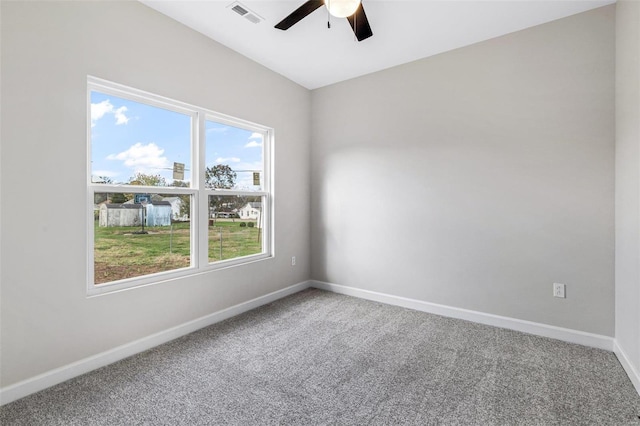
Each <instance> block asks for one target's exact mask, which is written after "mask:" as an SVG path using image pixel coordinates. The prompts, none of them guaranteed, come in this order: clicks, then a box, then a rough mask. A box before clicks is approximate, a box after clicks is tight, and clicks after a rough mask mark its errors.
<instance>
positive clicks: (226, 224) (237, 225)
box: [209, 195, 264, 262]
mask: <svg viewBox="0 0 640 426" xmlns="http://www.w3.org/2000/svg"><path fill="white" fill-rule="evenodd" d="M262 205H263V197H259V196H235V195H210V196H209V262H217V261H220V260H226V259H233V258H236V257H242V256H249V255H252V254H258V253H262V228H263V225H264V217H263V215H262Z"/></svg>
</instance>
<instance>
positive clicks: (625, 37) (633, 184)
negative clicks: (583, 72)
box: [615, 1, 640, 391]
mask: <svg viewBox="0 0 640 426" xmlns="http://www.w3.org/2000/svg"><path fill="white" fill-rule="evenodd" d="M639 117H640V3H639V2H637V1H618V4H617V10H616V305H615V306H616V340H617V343H618V346H619V347H620V348H621V349H622V350H623V351H624V353H625V355H626V357H627V360H628V361H629V363H630V364H631V365H632V367H633V368H635V370H636V374H637V375H638V376H637V378H636V387H638V391H640V118H639Z"/></svg>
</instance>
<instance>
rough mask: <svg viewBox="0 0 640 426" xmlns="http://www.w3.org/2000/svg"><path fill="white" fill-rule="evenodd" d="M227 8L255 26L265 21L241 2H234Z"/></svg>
mask: <svg viewBox="0 0 640 426" xmlns="http://www.w3.org/2000/svg"><path fill="white" fill-rule="evenodd" d="M227 7H229V8H231V10H233V11H234V12H236V13H237V14H238V15H240V16H242V17H243V18H245V19H246V20H247V21H249V22H252V23H254V24H259V23H260V22H262V21H264V18H263V17H262V16H260V15H258V14H257V13H255V12H254V11H252V10H250V9H249V8H248V7H247V6H245V5H243V4H240V2H237V1H234V2H233V3H231V4H230V5H229V6H227Z"/></svg>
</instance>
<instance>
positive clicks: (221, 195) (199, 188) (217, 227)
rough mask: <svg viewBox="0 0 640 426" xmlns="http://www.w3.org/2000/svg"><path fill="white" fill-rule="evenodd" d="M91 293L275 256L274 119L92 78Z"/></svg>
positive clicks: (90, 171) (89, 98) (89, 84)
mask: <svg viewBox="0 0 640 426" xmlns="http://www.w3.org/2000/svg"><path fill="white" fill-rule="evenodd" d="M88 106H89V108H88V109H89V112H88V125H87V127H88V141H89V167H88V192H89V200H90V201H89V203H88V204H89V216H90V220H89V224H90V225H89V227H88V235H89V246H90V247H89V250H88V252H89V267H88V271H89V277H88V282H89V284H88V290H89V293H90V294H97V293H103V292H108V291H112V290H119V289H122V288H128V287H133V286H137V285H143V284H149V283H152V282H156V281H160V280H166V279H172V278H175V277H179V276H184V275H189V274H193V273H198V272H202V271H206V270H212V269H216V268H220V267H226V266H231V265H237V264H242V263H246V262H249V261H254V260H258V259H262V258H266V257H269V256H271V255H272V248H271V238H270V236H271V208H270V206H271V187H270V181H271V179H270V175H269V164H270V155H269V152H270V150H269V148H270V142H271V138H272V134H273V131H272V130H271V129H269V128H267V127H264V126H260V125H257V124H253V123H249V122H246V121H243V120H240V119H235V118H232V117H228V116H224V115H222V114H217V113H215V112H212V111H208V110H205V109H203V108H199V107H196V106H192V105H188V104H185V103H182V102H178V101H173V100H170V99H166V98H163V97H160V96H156V95H152V94H149V93H146V92H142V91H139V90H135V89H131V88H127V87H124V86H121V85H117V84H114V83H110V82H106V81H104V80H100V79H96V78H93V77H89V79H88Z"/></svg>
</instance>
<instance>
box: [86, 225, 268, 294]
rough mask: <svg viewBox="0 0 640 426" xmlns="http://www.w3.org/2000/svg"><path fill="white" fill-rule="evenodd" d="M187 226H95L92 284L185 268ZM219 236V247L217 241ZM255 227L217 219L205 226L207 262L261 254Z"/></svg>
mask: <svg viewBox="0 0 640 426" xmlns="http://www.w3.org/2000/svg"><path fill="white" fill-rule="evenodd" d="M189 229H190V223H174V224H173V226H172V227H169V226H160V227H145V231H148V232H149V233H148V234H134V232H136V231H140V228H139V227H108V228H107V227H100V226H98V223H97V221H96V223H95V228H94V231H95V245H94V246H95V250H94V278H95V281H94V282H95V283H96V284H102V283H106V282H110V281H116V280H121V279H124V278H132V277H139V276H142V275H147V274H153V273H156V272H163V271H170V270H173V269H178V268H185V267H188V266H190V264H191V257H190V256H191V255H190V246H191V243H190V238H191V236H190V232H189ZM221 237H222V247H221V245H220V238H221ZM260 237H261V236H260V230H259V229H258V228H250V227H240V221H239V220H238V219H236V221H235V222H233V221H231V220H221V219H218V220H216V222H215V225H213V226H209V262H216V261H220V260H226V259H233V258H235V257H241V256H248V255H251V254H256V253H260V252H261V251H262V241H259V238H260Z"/></svg>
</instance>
